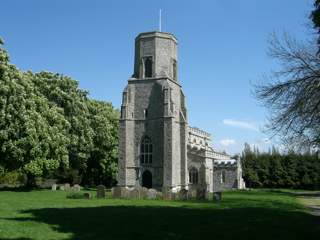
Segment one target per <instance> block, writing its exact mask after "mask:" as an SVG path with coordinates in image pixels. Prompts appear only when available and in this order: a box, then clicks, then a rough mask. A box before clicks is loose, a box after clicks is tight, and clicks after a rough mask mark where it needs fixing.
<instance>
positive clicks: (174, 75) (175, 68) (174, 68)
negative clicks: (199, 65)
mask: <svg viewBox="0 0 320 240" xmlns="http://www.w3.org/2000/svg"><path fill="white" fill-rule="evenodd" d="M172 68H173V69H172V70H173V79H174V80H177V61H176V60H173V66H172Z"/></svg>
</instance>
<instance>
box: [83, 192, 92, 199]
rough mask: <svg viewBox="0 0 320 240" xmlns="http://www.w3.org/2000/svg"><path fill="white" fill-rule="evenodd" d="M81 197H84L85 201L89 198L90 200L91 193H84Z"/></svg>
mask: <svg viewBox="0 0 320 240" xmlns="http://www.w3.org/2000/svg"><path fill="white" fill-rule="evenodd" d="M83 197H84V198H85V199H90V198H91V193H89V192H86V193H84V194H83Z"/></svg>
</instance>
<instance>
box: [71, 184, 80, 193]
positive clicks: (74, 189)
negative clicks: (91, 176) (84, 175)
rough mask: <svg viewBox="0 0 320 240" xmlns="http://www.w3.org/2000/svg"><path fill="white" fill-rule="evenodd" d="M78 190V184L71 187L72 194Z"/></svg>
mask: <svg viewBox="0 0 320 240" xmlns="http://www.w3.org/2000/svg"><path fill="white" fill-rule="evenodd" d="M80 190H81V187H80V185H79V184H75V185H73V187H72V191H73V192H80Z"/></svg>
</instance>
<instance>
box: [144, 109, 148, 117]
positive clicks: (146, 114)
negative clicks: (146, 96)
mask: <svg viewBox="0 0 320 240" xmlns="http://www.w3.org/2000/svg"><path fill="white" fill-rule="evenodd" d="M143 116H144V118H147V117H148V109H144V110H143Z"/></svg>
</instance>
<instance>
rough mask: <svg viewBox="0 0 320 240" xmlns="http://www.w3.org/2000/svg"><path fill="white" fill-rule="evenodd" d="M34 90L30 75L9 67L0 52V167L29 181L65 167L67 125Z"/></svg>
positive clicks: (2, 51)
mask: <svg viewBox="0 0 320 240" xmlns="http://www.w3.org/2000/svg"><path fill="white" fill-rule="evenodd" d="M36 89H37V87H36V86H35V82H34V76H33V74H31V73H30V72H28V73H23V72H21V71H19V70H18V69H17V68H16V67H15V66H14V65H12V64H10V63H9V57H8V54H7V53H6V52H5V51H4V49H2V48H0V146H1V149H0V160H1V161H0V166H1V168H3V169H5V170H6V171H12V170H19V171H24V172H25V173H27V174H28V175H29V176H33V177H34V176H44V175H46V174H48V173H49V172H52V171H53V170H55V169H57V168H58V167H59V166H68V164H69V159H68V151H67V148H66V146H67V144H68V143H69V139H68V138H67V137H66V131H68V128H69V123H68V122H67V121H66V120H65V118H64V116H63V111H62V109H61V108H59V107H57V106H56V105H51V104H49V103H48V101H47V100H46V98H45V97H44V96H43V95H41V94H40V93H39V92H38V91H37V90H36Z"/></svg>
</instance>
